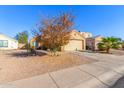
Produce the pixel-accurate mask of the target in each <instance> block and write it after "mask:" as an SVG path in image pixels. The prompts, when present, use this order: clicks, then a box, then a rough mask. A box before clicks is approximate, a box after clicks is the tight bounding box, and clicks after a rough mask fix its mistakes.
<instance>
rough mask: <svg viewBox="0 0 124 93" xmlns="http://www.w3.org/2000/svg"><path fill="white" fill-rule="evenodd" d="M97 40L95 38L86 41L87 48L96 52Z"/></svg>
mask: <svg viewBox="0 0 124 93" xmlns="http://www.w3.org/2000/svg"><path fill="white" fill-rule="evenodd" d="M94 42H95V40H94V39H93V38H87V39H86V47H87V49H88V50H94V46H95V44H94Z"/></svg>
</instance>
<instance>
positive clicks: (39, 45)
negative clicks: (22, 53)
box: [30, 37, 43, 49]
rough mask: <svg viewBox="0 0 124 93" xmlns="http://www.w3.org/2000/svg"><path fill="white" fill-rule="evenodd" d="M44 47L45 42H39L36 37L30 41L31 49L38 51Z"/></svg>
mask: <svg viewBox="0 0 124 93" xmlns="http://www.w3.org/2000/svg"><path fill="white" fill-rule="evenodd" d="M42 45H43V42H37V41H36V38H35V37H33V38H32V39H31V40H30V46H31V48H35V49H37V48H40V47H42Z"/></svg>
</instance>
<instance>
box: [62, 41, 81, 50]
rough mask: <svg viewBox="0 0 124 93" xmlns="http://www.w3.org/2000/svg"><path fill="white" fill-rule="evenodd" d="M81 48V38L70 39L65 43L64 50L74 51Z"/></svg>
mask: <svg viewBox="0 0 124 93" xmlns="http://www.w3.org/2000/svg"><path fill="white" fill-rule="evenodd" d="M82 49H83V40H70V41H69V43H68V44H67V45H65V47H64V50H69V51H74V50H82Z"/></svg>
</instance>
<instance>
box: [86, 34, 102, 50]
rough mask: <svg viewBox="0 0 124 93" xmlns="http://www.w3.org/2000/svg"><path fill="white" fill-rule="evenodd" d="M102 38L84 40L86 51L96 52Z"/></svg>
mask: <svg viewBox="0 0 124 93" xmlns="http://www.w3.org/2000/svg"><path fill="white" fill-rule="evenodd" d="M102 38H103V37H102V36H100V35H99V36H96V37H91V38H86V49H87V50H98V43H100V42H101V41H102Z"/></svg>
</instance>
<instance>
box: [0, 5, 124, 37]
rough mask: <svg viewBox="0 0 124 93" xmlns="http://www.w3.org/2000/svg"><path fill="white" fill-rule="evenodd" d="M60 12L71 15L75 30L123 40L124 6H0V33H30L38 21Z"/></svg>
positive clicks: (13, 34)
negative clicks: (72, 15) (73, 17)
mask: <svg viewBox="0 0 124 93" xmlns="http://www.w3.org/2000/svg"><path fill="white" fill-rule="evenodd" d="M61 11H63V12H67V11H71V12H72V13H73V14H74V16H75V17H76V18H75V21H74V22H75V25H74V29H77V30H79V31H85V32H91V33H92V34H93V35H94V36H96V35H103V36H116V37H120V38H123V39H124V6H95V5H94V6H86V5H85V6H83V5H82V6H69V5H66V6H43V5H41V6H0V33H3V34H5V35H8V36H10V37H14V36H15V35H16V34H17V33H18V32H21V31H24V30H27V31H29V33H30V31H31V29H33V28H35V27H36V24H37V23H38V22H39V21H40V19H42V18H43V17H50V16H55V15H57V14H58V13H59V12H61ZM30 36H31V33H30Z"/></svg>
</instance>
